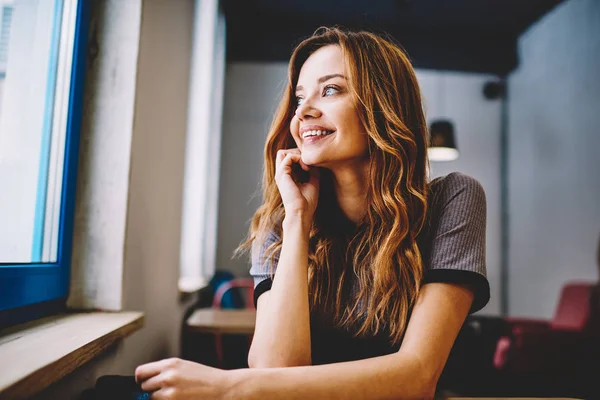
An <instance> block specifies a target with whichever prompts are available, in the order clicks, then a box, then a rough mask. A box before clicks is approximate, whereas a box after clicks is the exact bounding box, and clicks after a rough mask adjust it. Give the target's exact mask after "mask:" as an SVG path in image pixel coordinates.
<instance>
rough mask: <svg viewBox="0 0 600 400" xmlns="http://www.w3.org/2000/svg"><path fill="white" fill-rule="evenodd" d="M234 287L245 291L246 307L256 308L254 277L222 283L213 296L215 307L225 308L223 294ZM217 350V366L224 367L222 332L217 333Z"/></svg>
mask: <svg viewBox="0 0 600 400" xmlns="http://www.w3.org/2000/svg"><path fill="white" fill-rule="evenodd" d="M233 289H241V290H243V292H244V296H243V298H244V308H249V309H254V308H255V307H254V280H253V279H252V278H235V279H232V280H229V281H227V282H224V283H222V284H221V285H220V286H219V287H218V288H217V291H216V292H215V295H214V297H213V303H212V306H213V308H218V309H220V308H223V307H222V303H223V296H225V294H226V293H228V292H229V291H230V290H233ZM252 337H253V336H252V335H250V336H249V337H248V347H250V344H252ZM215 351H216V354H217V366H218V367H220V368H223V339H222V336H221V334H220V333H215Z"/></svg>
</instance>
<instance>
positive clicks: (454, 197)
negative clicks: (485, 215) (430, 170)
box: [429, 172, 486, 211]
mask: <svg viewBox="0 0 600 400" xmlns="http://www.w3.org/2000/svg"><path fill="white" fill-rule="evenodd" d="M429 198H430V208H431V209H432V210H431V211H434V210H437V211H442V210H444V209H446V208H447V207H449V206H456V207H459V208H464V207H465V206H467V207H474V206H475V207H480V206H484V207H485V203H486V200H485V191H484V189H483V186H482V185H481V183H479V181H478V180H477V179H475V178H474V177H472V176H470V175H467V174H463V173H461V172H452V173H450V174H448V175H445V176H441V177H438V178H435V179H433V180H432V181H431V182H430V183H429Z"/></svg>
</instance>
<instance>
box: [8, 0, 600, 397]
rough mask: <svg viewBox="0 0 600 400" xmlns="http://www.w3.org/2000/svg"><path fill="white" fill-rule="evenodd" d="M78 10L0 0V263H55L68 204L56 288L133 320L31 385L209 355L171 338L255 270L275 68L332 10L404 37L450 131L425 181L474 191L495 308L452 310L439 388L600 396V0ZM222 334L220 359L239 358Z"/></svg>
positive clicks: (208, 0) (75, 385) (148, 4)
mask: <svg viewBox="0 0 600 400" xmlns="http://www.w3.org/2000/svg"><path fill="white" fill-rule="evenodd" d="M71 3H77V2H76V1H71ZM88 6H89V15H88V19H87V22H86V23H85V24H84V25H81V26H80V25H78V24H77V23H76V21H79V20H78V19H76V17H75V14H73V15H72V16H71V17H69V16H68V15H70V14H66V13H67V11H68V7H69V1H67V0H65V1H64V2H61V1H58V0H57V1H50V0H47V1H46V0H28V1H25V0H24V1H20V0H0V10H1V11H0V185H1V187H2V188H3V190H2V191H1V192H0V262H1V263H3V264H4V266H9V265H20V266H26V265H33V264H36V263H53V262H57V260H59V261H60V257H61V256H60V255H61V254H62V253H61V247H60V246H61V243H62V242H61V241H60V240H58V239H57V238H58V235H59V232H62V231H60V229H59V226H60V221H62V219H61V218H64V217H65V216H67V215H68V209H63V208H61V207H60V204H62V203H61V201H66V200H65V199H68V198H69V196H71V197H70V198H71V199H72V201H73V203H74V205H73V207H72V211H71V213H72V215H71V219H72V237H73V243H72V248H69V249H68V250H71V251H67V253H66V254H70V255H71V257H68V256H65V257H66V259H69V260H70V264H69V272H68V274H67V275H66V278H64V279H67V281H68V283H69V284H68V285H65V289H64V291H65V292H64V293H62V294H61V295H57V297H61V298H66V297H67V295H68V302H67V307H69V308H71V309H76V310H81V309H96V310H108V311H119V310H137V311H142V312H144V313H145V318H146V320H145V327H144V329H142V330H141V331H139V332H137V333H136V334H135V335H133V336H132V337H131V338H128V339H125V340H123V341H122V342H120V343H119V344H118V345H117V346H113V347H111V348H110V350H109V351H107V352H105V353H103V354H102V355H101V356H99V357H97V358H95V359H94V360H92V361H90V362H89V363H87V364H86V365H84V366H83V367H80V368H78V369H76V370H75V371H74V372H72V373H71V374H69V375H67V376H66V377H65V378H63V379H62V380H60V381H58V382H57V383H55V384H54V385H52V386H50V387H49V388H47V389H46V390H45V391H43V392H42V393H40V394H39V395H38V396H39V398H75V397H76V396H77V395H78V393H80V392H81V391H82V390H83V389H85V388H87V387H90V386H93V385H94V382H95V379H96V378H97V377H99V376H101V375H105V374H116V373H118V374H126V375H131V374H132V373H133V369H134V368H135V366H137V365H139V364H141V363H143V362H147V361H150V360H155V359H158V358H163V357H168V356H182V357H185V358H189V359H194V360H197V361H202V362H206V363H211V360H209V359H207V358H206V357H207V356H206V355H205V354H204V353H203V352H205V351H207V349H210V348H212V347H214V344H213V342H211V341H210V340H212V339H211V338H209V337H207V336H206V335H204V336H193V335H191V334H188V333H186V330H185V326H186V324H185V320H186V319H187V317H189V316H190V315H191V314H192V313H193V311H194V310H196V309H198V308H202V307H211V304H212V299H213V295H214V292H215V291H216V289H217V288H218V286H219V285H220V284H221V283H222V282H224V281H227V280H230V279H232V278H247V277H248V276H249V274H248V270H249V262H248V259H247V258H232V255H233V251H234V250H235V248H236V247H237V246H238V245H239V244H240V243H241V242H242V241H243V240H244V238H245V236H246V234H247V231H248V226H249V221H250V218H251V217H252V215H253V213H254V211H255V210H256V209H257V208H258V206H259V205H260V204H261V193H260V186H259V185H260V180H261V177H262V164H263V146H264V142H265V139H266V135H267V131H268V128H269V124H270V122H271V119H272V117H273V114H274V111H275V108H276V106H277V104H278V101H279V98H280V96H281V94H282V92H283V88H284V85H285V83H286V79H287V60H288V59H289V56H290V54H291V51H292V49H293V48H294V46H295V45H296V44H298V43H299V42H300V41H301V40H302V39H303V38H305V37H307V36H310V34H311V33H312V32H313V31H314V30H315V29H316V28H318V27H319V26H322V25H336V24H337V25H342V26H345V27H348V28H357V29H358V28H361V29H367V30H371V31H374V32H377V33H384V34H388V35H390V36H391V37H393V38H394V40H396V41H397V42H398V43H400V44H401V45H402V46H403V47H404V49H405V50H406V51H407V53H408V55H409V57H410V58H411V60H412V62H413V65H414V67H415V68H416V71H417V77H418V80H419V83H420V86H421V91H422V94H423V97H424V108H425V112H426V117H427V121H428V123H429V124H430V127H431V128H433V126H435V125H436V124H434V123H435V122H442V125H439V124H437V126H438V127H440V126H443V127H446V129H443V130H444V132H441V133H440V134H441V135H447V134H448V133H449V132H451V133H452V136H453V138H452V140H451V141H450V142H449V144H443V143H442V142H439V143H438V145H441V146H443V147H451V148H452V149H454V151H451V152H450V155H451V157H450V158H449V159H447V160H446V161H433V160H432V162H431V171H430V174H431V177H432V178H433V177H437V176H442V175H445V174H447V173H450V172H452V171H460V172H463V173H465V174H468V175H471V176H473V177H475V178H476V179H477V180H479V182H481V184H482V185H483V187H484V189H485V192H486V196H487V232H486V244H487V272H488V279H489V281H490V286H491V300H490V302H489V304H488V305H487V306H486V307H485V308H484V309H483V310H481V311H480V312H479V313H477V314H476V315H474V316H472V317H471V318H470V319H469V320H468V321H467V324H465V328H464V330H463V332H462V333H461V337H460V338H459V340H458V341H457V345H456V346H455V351H454V352H453V355H452V357H453V358H452V359H451V361H449V364H448V367H447V372H446V373H445V376H444V379H443V380H442V382H441V385H444V388H445V389H447V392H448V393H451V394H456V395H465V396H468V395H474V396H480V395H481V396H483V395H485V396H499V395H510V396H513V395H514V396H518V395H521V396H524V395H538V396H545V395H561V396H573V397H582V398H592V397H593V396H596V395H599V394H598V391H597V389H596V388H594V384H593V380H594V376H599V375H598V373H600V367H599V366H598V362H597V360H598V358H594V357H598V356H600V352H599V351H598V349H599V347H600V336H599V335H598V333H599V332H600V329H598V320H600V318H599V317H598V315H600V296H599V294H598V281H599V278H600V276H599V274H600V178H598V174H599V172H600V158H599V157H598V151H599V150H600V134H599V133H598V126H600V94H599V93H600V72H599V71H600V69H599V67H598V66H599V65H600V2H598V1H595V0H562V1H561V0H530V1H520V0H502V1H501V0H454V1H443V0H380V1H366V0H345V1H342V0H330V1H322V0H321V1H317V0H304V1H302V2H294V1H281V0H221V1H218V0H170V1H169V0H126V1H123V0H97V1H94V2H89V4H88ZM74 7H75V6H74ZM73 13H75V12H74V11H73ZM69 18H72V25H73V30H72V32H73V33H72V34H71V36H69V35H68V34H67V32H69V31H68V29H67V28H65V26H67V27H68V25H67V22H68V19H69ZM77 18H78V17H77ZM57 20H58V21H62V22H61V23H62V24H63V25H62V26H63V29H62V30H59V31H58V32H57V31H56V29H57V28H56V26H59V25H60V24H58V25H57V22H56V21H57ZM81 32H84V33H85V36H82V37H85V42H84V43H85V46H84V48H85V51H84V61H85V62H84V63H83V64H76V63H75V61H72V60H70V59H65V60H66V61H64V62H63V61H61V60H62V58H61V57H62V56H61V54H63V53H64V54H66V53H68V51H67V50H61V49H62V48H63V47H61V46H64V43H67V42H68V41H69V40H71V42H74V43H77V38H78V37H79V36H77V35H78V34H81ZM61 34H62V35H63V36H61ZM69 37H70V39H69ZM53 38H54V39H53ZM61 38H62V39H61ZM53 43H54V44H53ZM61 52H62V53H61ZM53 54H55V55H54V56H53ZM57 60H58V61H57ZM61 63H64V68H66V69H65V70H64V71H65V72H64V74H70V73H71V68H72V69H73V70H75V69H76V68H78V65H79V68H80V69H81V70H82V71H83V72H84V76H85V78H84V79H83V78H82V79H81V80H80V81H79V84H80V86H81V90H82V95H81V101H80V103H79V104H80V107H79V108H80V109H79V111H78V112H79V113H80V120H81V132H80V134H79V139H78V140H79V142H78V146H77V150H76V152H77V154H78V156H79V163H78V165H76V167H71V168H74V169H73V170H74V173H75V175H74V177H72V178H71V179H72V181H73V182H76V191H75V188H74V186H73V189H72V190H73V192H72V193H70V194H69V192H64V191H62V189H63V188H62V186H61V185H62V183H61V182H62V180H61V177H62V176H63V175H62V174H66V172H65V171H67V170H68V168H67V167H68V165H67V164H66V161H65V160H66V158H65V156H64V154H62V153H61V152H60V151H59V150H57V149H61V148H62V147H61V146H65V143H67V144H68V143H69V141H68V140H67V139H65V137H64V135H63V137H62V138H61V135H60V134H59V133H57V132H62V131H61V129H63V130H64V129H65V128H64V127H63V128H61V125H60V121H61V118H67V116H68V115H71V114H70V113H71V112H72V109H71V108H68V107H67V106H66V105H64V106H63V107H62V108H61V107H60V104H61V103H60V101H61V100H60V99H61V97H60V94H59V90H63V92H61V93H70V92H69V90H72V89H70V87H69V86H65V87H63V86H64V85H63V86H61V85H62V84H63V83H64V82H63V81H65V79H66V78H63V81H61V78H60V76H61V75H60V73H61V71H62V69H61V68H62V67H61V65H63V64H61ZM53 65H54V66H55V67H53ZM81 65H83V66H81ZM71 66H72V67H71ZM48 71H50V73H48ZM65 76H68V75H65ZM24 77H27V78H28V79H24ZM66 81H68V79H67V80H66ZM49 82H50V83H49ZM61 82H63V83H61ZM76 84H77V81H72V85H76ZM72 87H76V86H72ZM61 88H62V89H61ZM50 92H52V93H53V94H54V96H53V97H52V98H53V100H54V102H53V103H48V101H47V99H48V96H47V95H45V94H47V93H50ZM49 104H51V106H49ZM65 104H66V103H65ZM67 108H68V111H67ZM48 110H51V111H48ZM52 110H53V111H52ZM61 110H62V111H61ZM61 115H62V116H63V117H60V116H61ZM48 121H50V122H48ZM65 121H66V119H65ZM67 125H68V124H67V123H66V122H65V123H64V126H67ZM44 127H46V128H44ZM448 127H449V128H448ZM40 132H41V133H40ZM44 132H46V133H44ZM437 133H439V132H434V129H432V135H434V134H437ZM68 137H70V136H67V138H68ZM447 139H448V138H445V139H444V140H447ZM440 140H442V139H440ZM434 144H435V143H434ZM446 150H447V149H446ZM444 154H447V153H442V155H444ZM456 156H457V158H456ZM65 176H66V175H65ZM64 182H65V185H66V182H67V181H64ZM40 199H43V201H41V200H40ZM40 210H41V211H40ZM65 251H66V250H65ZM5 282H8V281H5ZM36 301H41V300H36ZM32 302H33V300H32V301H30V302H25V303H23V304H30V303H32ZM63 303H64V302H63ZM233 303H235V301H233ZM10 304H11V305H10V306H6V307H3V308H11V307H12V308H17V306H21V305H23V304H16V303H14V304H13V303H10ZM15 304H16V305H15ZM232 306H235V304H234V305H232ZM0 309H2V308H0ZM238 339H240V338H238ZM242 339H243V338H242ZM242 341H243V340H242ZM192 342H193V343H196V344H195V345H191V347H190V345H189V344H190V343H192ZM234 342H235V340H234V341H233V342H232V344H231V345H230V347H231V348H232V349H234V348H235V349H236V350H230V352H231V351H234V352H235V355H232V356H231V359H232V360H233V359H236V358H237V359H242V360H243V359H244V358H245V355H244V354H243V352H244V347H243V346H240V343H239V342H238V343H237V344H236V343H234ZM198 343H203V344H202V345H198ZM194 346H196V347H194ZM202 346H204V347H202ZM236 346H237V347H236ZM203 357H204V358H203ZM232 363H234V364H235V362H234V361H232ZM232 365H233V364H232ZM468 374H474V375H468ZM465 376H477V379H473V380H467V379H466V378H465ZM475 381H477V382H475Z"/></svg>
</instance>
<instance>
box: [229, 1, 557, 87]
mask: <svg viewBox="0 0 600 400" xmlns="http://www.w3.org/2000/svg"><path fill="white" fill-rule="evenodd" d="M561 1H562V0H371V1H368V0H301V1H298V0H296V1H292V0H221V4H222V7H223V10H224V12H225V17H226V21H227V59H228V61H287V60H288V59H289V57H290V54H291V51H292V49H293V48H294V46H295V45H296V44H297V43H299V42H300V41H301V40H302V39H303V38H305V37H307V36H309V35H310V34H311V33H312V32H314V31H315V29H317V28H318V27H319V26H323V25H328V26H329V25H336V24H337V25H342V26H345V27H348V28H354V29H367V30H371V31H374V32H378V33H387V34H390V35H392V36H393V37H394V38H395V39H396V40H397V41H398V42H399V43H400V44H401V45H402V46H403V47H404V48H405V50H406V51H407V52H408V54H409V56H410V57H411V59H412V60H413V64H414V65H415V66H416V67H417V68H427V69H443V70H455V71H468V72H487V73H493V74H497V75H500V76H502V75H506V74H508V73H510V72H511V71H512V70H514V69H515V68H516V67H517V65H518V54H517V38H518V36H519V35H520V34H521V33H523V32H524V31H525V30H526V29H527V28H528V27H529V26H530V25H531V24H533V23H534V22H535V21H537V20H538V19H539V18H540V17H541V16H543V15H544V14H545V13H547V12H548V11H549V10H550V9H552V8H553V7H555V6H556V5H557V4H559V3H560V2H561Z"/></svg>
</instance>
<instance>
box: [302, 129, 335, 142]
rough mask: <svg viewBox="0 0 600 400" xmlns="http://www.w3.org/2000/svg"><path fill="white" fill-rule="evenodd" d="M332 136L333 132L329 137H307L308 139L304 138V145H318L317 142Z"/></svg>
mask: <svg viewBox="0 0 600 400" xmlns="http://www.w3.org/2000/svg"><path fill="white" fill-rule="evenodd" d="M333 135H335V131H333V132H332V133H330V134H329V135H320V136H308V137H306V138H304V143H306V144H315V143H318V142H320V141H322V140H323V139H326V138H328V137H330V136H333Z"/></svg>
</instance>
